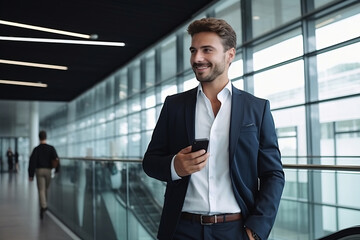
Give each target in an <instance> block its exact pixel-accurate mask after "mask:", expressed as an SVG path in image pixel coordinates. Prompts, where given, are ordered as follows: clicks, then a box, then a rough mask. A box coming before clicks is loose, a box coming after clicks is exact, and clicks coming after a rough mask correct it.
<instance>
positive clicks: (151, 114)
mask: <svg viewBox="0 0 360 240" xmlns="http://www.w3.org/2000/svg"><path fill="white" fill-rule="evenodd" d="M156 120H157V119H156V109H155V108H150V109H147V110H146V111H145V119H142V122H143V123H145V126H144V129H146V130H152V129H154V128H155V125H156Z"/></svg>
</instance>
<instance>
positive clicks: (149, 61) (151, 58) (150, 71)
mask: <svg viewBox="0 0 360 240" xmlns="http://www.w3.org/2000/svg"><path fill="white" fill-rule="evenodd" d="M155 76H156V75H155V51H150V53H149V54H148V55H146V74H145V77H146V81H145V87H146V88H148V87H151V86H153V85H154V84H155Z"/></svg>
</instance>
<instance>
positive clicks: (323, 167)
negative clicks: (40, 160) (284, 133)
mask: <svg viewBox="0 0 360 240" xmlns="http://www.w3.org/2000/svg"><path fill="white" fill-rule="evenodd" d="M334 157H335V156H334ZM336 157H339V156H336ZM60 158H62V159H71V160H83V161H101V162H106V161H108V162H131V163H142V159H141V158H94V157H60ZM283 168H285V169H308V170H333V171H356V172H360V166H359V165H325V164H283Z"/></svg>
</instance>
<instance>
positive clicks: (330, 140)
mask: <svg viewBox="0 0 360 240" xmlns="http://www.w3.org/2000/svg"><path fill="white" fill-rule="evenodd" d="M355 106H360V97H354V98H349V99H342V100H337V101H331V102H326V103H322V104H320V105H319V121H320V124H321V125H322V131H321V133H322V136H321V155H324V156H329V155H330V156H332V155H339V156H359V155H360V150H359V148H358V146H360V136H359V133H354V134H349V133H348V134H345V133H343V134H341V133H339V132H335V131H334V129H335V125H338V124H345V122H347V124H350V122H348V121H353V123H351V124H358V122H359V119H360V108H359V107H355ZM354 128H356V127H354ZM350 131H351V130H350ZM336 160H337V161H338V162H339V164H340V163H341V164H351V163H353V164H357V165H359V159H357V163H356V161H355V162H354V161H353V160H352V159H351V158H350V159H349V158H346V159H341V158H340V159H336ZM323 161H325V160H323ZM327 161H329V159H327ZM335 163H336V162H324V163H323V164H335Z"/></svg>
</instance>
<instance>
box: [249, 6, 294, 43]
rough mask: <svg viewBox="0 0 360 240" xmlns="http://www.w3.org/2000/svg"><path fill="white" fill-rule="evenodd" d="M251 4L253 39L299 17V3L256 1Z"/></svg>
mask: <svg viewBox="0 0 360 240" xmlns="http://www.w3.org/2000/svg"><path fill="white" fill-rule="evenodd" d="M251 3H252V20H253V21H252V24H253V35H254V37H257V36H259V35H261V34H263V33H266V32H268V31H270V30H272V29H275V28H277V27H279V26H281V25H283V24H285V23H287V22H289V21H291V20H293V19H295V18H297V17H300V16H301V13H300V10H301V6H300V1H288V0H257V1H251Z"/></svg>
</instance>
